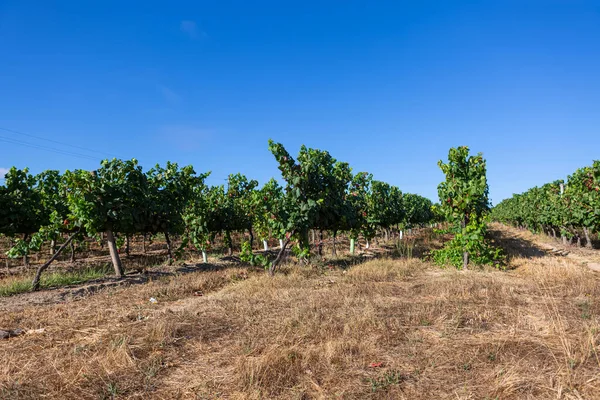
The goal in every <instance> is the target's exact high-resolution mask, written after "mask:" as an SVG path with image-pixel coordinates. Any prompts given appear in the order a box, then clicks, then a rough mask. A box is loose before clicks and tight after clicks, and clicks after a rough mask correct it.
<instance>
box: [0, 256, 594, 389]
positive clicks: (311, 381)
mask: <svg viewBox="0 0 600 400" xmlns="http://www.w3.org/2000/svg"><path fill="white" fill-rule="evenodd" d="M512 263H513V264H514V267H515V268H516V269H514V270H512V271H510V272H499V271H477V272H476V271H466V272H458V271H454V270H439V269H436V268H434V267H432V266H430V265H429V264H428V263H425V262H422V261H419V260H416V259H415V260H391V259H380V260H373V261H369V262H366V263H364V264H361V265H356V266H353V267H352V268H350V269H349V270H347V271H342V270H333V271H328V272H326V273H322V272H319V271H317V270H313V269H309V268H307V267H291V266H290V267H287V268H286V269H285V270H284V271H283V272H284V273H282V274H279V275H278V276H276V277H274V278H269V277H268V276H266V275H265V274H264V273H262V272H261V271H248V270H246V269H240V268H231V269H225V270H220V271H210V272H200V273H194V274H189V275H186V276H180V277H176V278H169V279H164V280H159V281H155V282H152V283H150V284H147V285H140V286H136V287H129V288H120V289H114V290H112V291H105V292H102V293H99V294H96V295H94V296H91V297H89V298H87V299H85V300H84V301H77V302H69V303H65V304H58V305H53V306H44V307H40V306H37V307H27V308H24V309H23V310H20V311H15V312H6V313H3V314H2V315H0V328H1V327H4V328H16V327H21V328H27V329H37V328H45V331H44V332H43V333H39V334H32V335H25V336H21V337H17V338H14V339H10V340H7V341H4V342H0V357H1V358H2V360H3V363H2V364H1V365H0V397H1V398H55V399H65V398H69V399H70V398H73V399H81V398H85V399H87V398H90V399H98V398H138V399H146V398H157V399H171V398H185V399H187V398H199V399H212V398H231V399H246V398H249V399H263V398H276V399H312V398H315V399H329V398H344V399H365V398H389V399H432V398H451V399H484V398H488V399H494V398H502V399H546V398H548V399H550V398H552V399H560V398H563V399H571V398H572V399H577V398H597V397H599V395H598V393H600V360H599V357H598V354H597V352H598V350H599V343H600V330H599V328H600V324H599V323H600V302H599V300H600V285H598V278H597V276H596V275H594V273H593V272H591V271H589V270H587V269H585V268H584V267H581V266H579V265H577V264H576V263H573V262H571V261H570V260H567V259H558V258H551V257H536V258H527V259H526V258H519V257H518V256H514V257H513V259H512ZM198 291H201V292H202V293H203V296H195V295H194V293H196V294H198V293H197V292H198ZM150 297H155V298H157V299H158V303H157V304H151V303H150V302H149V301H148V299H149V298H150Z"/></svg>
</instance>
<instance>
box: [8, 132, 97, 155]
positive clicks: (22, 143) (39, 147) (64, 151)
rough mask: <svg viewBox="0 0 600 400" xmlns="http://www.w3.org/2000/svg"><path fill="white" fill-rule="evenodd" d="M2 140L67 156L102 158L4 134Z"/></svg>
mask: <svg viewBox="0 0 600 400" xmlns="http://www.w3.org/2000/svg"><path fill="white" fill-rule="evenodd" d="M0 142H5V143H11V144H17V145H19V146H25V147H31V148H34V149H40V150H45V151H50V152H52V153H57V154H62V155H66V156H72V157H79V158H84V159H87V160H93V161H98V160H100V158H98V157H94V156H90V155H87V154H80V153H74V152H71V151H66V150H60V149H56V148H53V147H48V146H42V145H39V144H33V143H27V142H23V141H21V140H16V139H10V138H6V137H2V136H0Z"/></svg>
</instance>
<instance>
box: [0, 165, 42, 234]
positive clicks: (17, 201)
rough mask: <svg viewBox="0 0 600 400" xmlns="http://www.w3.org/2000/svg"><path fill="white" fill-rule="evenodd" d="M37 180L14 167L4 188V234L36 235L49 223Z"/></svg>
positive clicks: (0, 198) (0, 221)
mask: <svg viewBox="0 0 600 400" xmlns="http://www.w3.org/2000/svg"><path fill="white" fill-rule="evenodd" d="M47 219H48V215H47V214H46V213H45V208H44V204H43V203H42V195H41V193H40V192H39V191H38V190H37V189H36V178H35V177H34V176H32V175H31V174H29V170H28V169H27V168H26V169H23V170H20V169H17V168H15V167H12V168H11V169H10V170H9V171H8V173H7V174H6V175H5V180H4V185H2V186H0V233H3V234H5V235H15V234H32V233H34V232H37V230H38V229H39V228H40V226H42V225H44V223H45V222H46V221H47Z"/></svg>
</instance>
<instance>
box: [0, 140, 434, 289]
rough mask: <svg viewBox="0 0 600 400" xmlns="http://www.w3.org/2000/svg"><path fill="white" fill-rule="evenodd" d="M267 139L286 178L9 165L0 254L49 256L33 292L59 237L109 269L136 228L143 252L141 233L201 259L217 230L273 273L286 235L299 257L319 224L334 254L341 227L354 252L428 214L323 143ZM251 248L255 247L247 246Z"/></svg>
mask: <svg viewBox="0 0 600 400" xmlns="http://www.w3.org/2000/svg"><path fill="white" fill-rule="evenodd" d="M269 149H270V151H271V152H272V154H273V155H274V157H275V160H276V162H277V164H278V166H279V169H280V171H281V175H282V179H283V181H284V182H285V186H280V184H279V183H278V182H277V180H275V179H271V180H270V181H269V182H267V183H266V184H264V186H262V187H260V188H259V187H258V182H257V181H255V180H250V179H248V178H247V177H246V176H244V175H241V174H232V175H230V176H229V178H228V183H227V185H222V186H208V185H206V184H205V180H206V178H207V177H208V176H209V174H210V173H201V174H197V173H196V172H195V171H194V169H193V167H192V166H186V167H182V168H181V167H179V166H178V165H177V164H175V163H170V162H168V163H167V164H166V166H164V167H161V166H159V165H157V166H155V167H154V168H152V169H150V170H149V171H143V170H142V168H141V166H139V165H138V162H137V161H136V160H135V159H133V160H128V161H124V160H117V159H113V160H105V161H103V162H102V163H101V166H100V168H98V169H97V170H95V171H83V170H75V171H66V172H65V173H64V174H63V175H61V174H60V173H59V172H58V171H44V172H42V173H40V174H38V175H35V176H33V175H31V174H29V173H28V170H27V169H25V170H19V169H16V168H12V169H10V171H9V172H8V173H7V174H6V177H5V182H4V185H3V186H0V234H3V235H5V236H6V237H7V238H8V240H9V242H10V243H11V246H10V249H9V250H8V251H7V252H6V255H7V257H9V258H10V259H17V258H19V259H22V260H23V265H24V266H25V267H28V266H29V264H30V259H31V257H32V255H33V254H39V253H40V252H42V251H44V252H45V254H50V256H49V259H48V260H47V261H46V262H43V263H39V265H38V267H37V271H36V274H35V277H34V278H33V282H32V288H33V289H34V290H36V289H39V286H40V279H41V276H42V273H43V272H44V271H45V270H46V269H47V268H48V267H49V266H50V265H51V263H52V262H53V261H55V260H56V259H57V258H59V257H60V254H61V253H62V252H63V250H65V249H66V248H67V247H69V246H70V248H71V255H72V257H73V255H74V252H75V250H74V248H75V247H78V248H81V247H88V248H89V247H90V246H94V244H95V243H97V244H99V245H100V247H101V249H104V248H107V253H109V254H110V259H111V264H112V267H113V269H114V274H115V275H116V276H117V277H123V276H124V275H125V270H124V267H123V263H122V259H121V258H122V257H121V254H123V253H125V254H126V255H127V256H129V254H130V243H132V242H134V241H140V240H139V239H140V238H142V240H141V241H142V242H143V243H144V251H145V247H146V246H145V243H146V241H148V242H150V241H152V239H153V238H156V237H157V236H160V238H161V240H164V242H165V244H166V250H167V260H168V262H169V263H171V262H173V261H174V260H176V259H177V258H181V257H182V256H183V253H184V252H188V253H189V252H190V251H198V252H200V253H201V254H202V257H203V260H204V262H205V263H206V262H207V259H208V257H207V253H208V252H210V251H211V250H212V248H213V247H215V245H216V244H217V239H218V242H219V244H221V245H222V246H224V247H225V248H226V249H227V253H228V255H229V256H232V255H233V247H234V243H233V241H232V237H237V238H239V241H238V250H239V251H240V258H241V259H242V261H245V262H248V263H250V264H253V265H257V264H259V265H261V266H263V267H265V269H267V270H268V271H269V273H270V274H274V273H275V271H276V269H277V267H278V265H279V264H280V262H281V260H282V258H283V257H284V256H285V254H286V250H287V249H288V247H289V246H290V244H291V243H293V244H294V246H293V254H294V255H295V256H297V258H298V259H299V260H308V259H309V258H310V256H311V252H315V251H316V252H317V253H318V254H319V255H322V252H323V248H322V247H323V242H324V233H325V235H326V236H328V237H330V238H331V239H332V244H333V248H332V251H333V253H334V254H335V252H336V238H337V237H338V235H345V236H347V237H348V238H349V240H350V249H349V250H350V253H351V254H354V253H355V248H356V242H357V241H358V240H359V238H360V239H361V240H362V241H363V242H364V245H365V247H366V248H368V247H369V246H370V242H371V241H372V240H373V238H374V237H375V236H376V235H378V234H379V235H381V236H384V237H385V239H389V238H390V236H391V235H402V232H403V231H405V230H407V229H412V228H414V227H419V226H424V225H426V224H429V223H432V222H434V221H435V220H436V215H435V214H434V212H433V209H432V203H431V201H430V200H428V199H426V198H424V197H422V196H419V195H415V194H409V193H402V191H401V190H400V189H399V188H397V187H395V186H392V185H389V184H387V183H385V182H380V181H377V180H374V179H373V176H372V175H371V174H368V173H366V172H359V173H356V174H353V172H352V169H351V168H350V166H349V165H348V164H347V163H344V162H340V161H337V160H336V159H335V158H333V157H332V156H331V155H330V154H329V153H328V152H326V151H321V150H315V149H308V148H306V147H302V148H301V149H300V153H299V154H298V157H297V160H294V159H293V158H292V156H290V154H289V153H288V152H287V151H286V150H285V148H284V147H283V145H281V144H279V143H274V142H269ZM309 233H312V243H313V244H316V245H313V246H312V247H313V248H312V249H311V243H310V238H309ZM316 235H318V240H315V236H316ZM273 239H275V240H276V241H277V242H279V247H278V251H277V252H276V253H275V254H274V255H273V254H272V253H271V252H269V246H268V242H269V240H273ZM96 247H97V246H96ZM315 247H316V248H315ZM257 249H262V250H263V252H262V253H258V254H254V252H253V251H254V250H257ZM271 255H273V257H271ZM38 258H39V257H38ZM7 266H8V261H7Z"/></svg>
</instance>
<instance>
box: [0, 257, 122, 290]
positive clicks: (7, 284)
mask: <svg viewBox="0 0 600 400" xmlns="http://www.w3.org/2000/svg"><path fill="white" fill-rule="evenodd" d="M111 273H112V268H110V266H107V265H103V266H96V267H87V268H85V269H80V270H74V271H55V272H51V273H49V274H45V275H42V279H41V280H40V288H41V289H48V288H55V287H61V286H69V285H77V284H81V283H85V282H89V281H92V280H94V279H99V278H103V277H105V276H107V275H109V274H111ZM32 280H33V276H32V275H31V276H20V277H18V278H6V279H3V280H2V281H0V297H7V296H14V295H16V294H20V293H26V292H29V291H31V281H32Z"/></svg>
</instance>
